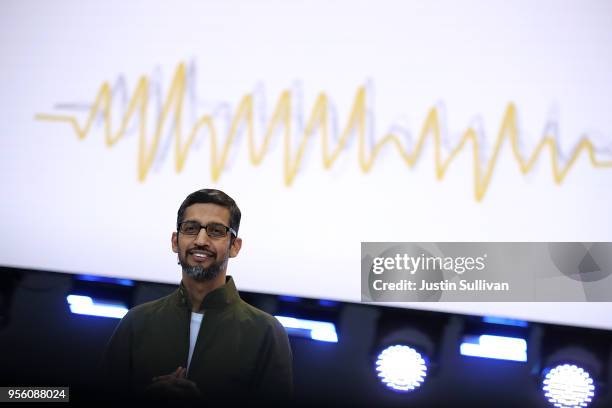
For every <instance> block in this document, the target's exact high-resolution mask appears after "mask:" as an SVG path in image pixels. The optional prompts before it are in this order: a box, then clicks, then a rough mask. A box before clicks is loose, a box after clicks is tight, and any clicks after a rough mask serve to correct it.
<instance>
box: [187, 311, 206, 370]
mask: <svg viewBox="0 0 612 408" xmlns="http://www.w3.org/2000/svg"><path fill="white" fill-rule="evenodd" d="M203 317H204V315H203V314H202V313H194V312H191V327H190V329H189V357H188V358H187V371H189V365H190V364H191V356H193V350H194V349H195V344H196V341H197V340H198V333H199V332H200V326H201V325H202V318H203Z"/></svg>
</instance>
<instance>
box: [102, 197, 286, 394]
mask: <svg viewBox="0 0 612 408" xmlns="http://www.w3.org/2000/svg"><path fill="white" fill-rule="evenodd" d="M240 217H241V214H240V209H239V208H238V206H237V205H236V203H235V202H234V200H233V199H232V198H231V197H229V196H228V195H227V194H225V193H224V192H222V191H219V190H213V189H204V190H199V191H196V192H194V193H192V194H190V195H189V196H187V198H186V199H185V200H184V201H183V203H182V204H181V206H180V208H179V210H178V214H177V230H176V231H175V232H173V233H172V250H173V251H174V252H175V253H177V254H178V261H179V262H178V263H179V264H180V265H181V268H182V280H181V283H180V286H179V287H178V289H177V290H176V291H175V292H174V293H172V294H170V295H169V296H166V297H164V298H161V299H158V300H156V301H153V302H149V303H145V304H142V305H139V306H136V307H134V308H133V309H131V310H130V311H129V312H128V314H126V315H125V317H124V318H123V319H122V320H121V322H120V323H119V325H118V326H117V329H116V330H115V333H114V334H113V337H112V338H111V340H110V342H109V344H108V346H107V350H106V353H105V356H104V359H103V365H102V374H103V378H104V381H105V385H106V389H108V390H109V391H110V392H120V393H124V392H127V393H129V394H130V395H134V393H136V395H139V396H155V397H161V398H165V399H167V400H169V401H172V400H173V399H175V398H176V399H193V400H204V401H223V400H228V399H246V398H248V399H252V398H263V399H276V400H278V399H288V398H290V397H291V394H292V391H293V372H292V355H291V349H290V346H289V341H288V339H287V334H286V332H285V330H284V328H283V327H282V325H281V324H280V323H279V322H278V321H277V320H276V319H275V318H274V317H272V316H270V315H269V314H267V313H265V312H263V311H261V310H259V309H257V308H255V307H253V306H251V305H249V304H247V303H246V302H244V301H243V300H242V299H240V296H239V295H238V292H237V290H236V286H235V284H234V280H233V279H232V277H231V276H228V275H227V265H228V260H229V258H234V257H236V256H237V255H238V254H239V252H240V249H241V247H242V239H241V238H239V237H238V228H239V226H240Z"/></svg>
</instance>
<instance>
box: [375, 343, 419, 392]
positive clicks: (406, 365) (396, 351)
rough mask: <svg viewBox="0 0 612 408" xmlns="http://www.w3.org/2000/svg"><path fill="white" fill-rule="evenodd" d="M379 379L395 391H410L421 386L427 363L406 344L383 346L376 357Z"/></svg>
mask: <svg viewBox="0 0 612 408" xmlns="http://www.w3.org/2000/svg"><path fill="white" fill-rule="evenodd" d="M376 371H377V372H378V377H379V378H380V381H381V382H382V383H383V384H384V385H385V386H387V387H388V388H390V389H392V390H393V391H396V392H410V391H413V390H415V389H417V388H419V387H420V386H421V384H422V383H423V381H425V377H426V376H427V364H426V363H425V359H423V356H421V354H420V353H419V352H417V351H416V350H415V349H413V348H412V347H408V346H406V345H400V344H398V345H393V346H390V347H387V348H385V349H384V350H383V351H381V353H380V354H379V355H378V358H377V359H376Z"/></svg>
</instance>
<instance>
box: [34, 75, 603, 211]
mask: <svg viewBox="0 0 612 408" xmlns="http://www.w3.org/2000/svg"><path fill="white" fill-rule="evenodd" d="M190 78H191V77H190V75H189V72H188V69H187V67H186V65H185V64H184V63H180V64H179V65H178V66H177V68H176V71H175V73H174V77H173V79H172V81H171V85H170V87H169V89H168V91H167V94H166V97H165V100H163V101H161V102H162V103H160V104H158V109H157V112H156V113H157V118H156V120H155V129H154V131H153V134H152V140H148V139H149V137H148V130H147V113H148V106H149V104H150V99H151V95H150V89H151V80H150V78H148V77H147V76H142V77H141V78H140V79H139V81H138V83H137V85H136V87H135V90H134V91H133V93H132V94H131V97H129V100H128V101H127V104H126V106H125V109H124V112H123V117H122V118H121V121H120V126H119V128H118V130H116V131H115V132H113V129H112V106H113V95H114V94H113V88H112V87H111V85H110V83H109V82H104V83H102V85H101V86H100V88H99V90H98V93H97V96H96V98H95V101H94V103H93V104H92V105H91V107H90V108H89V111H88V115H87V118H86V120H85V121H84V123H83V124H80V123H79V121H78V119H77V117H76V116H74V115H65V114H63V115H62V114H47V113H41V114H37V115H35V119H37V120H41V121H50V122H63V123H68V124H70V125H71V126H72V129H73V130H74V132H75V133H76V135H77V137H78V138H79V139H85V138H86V137H87V136H88V134H90V132H91V131H92V128H93V127H94V123H95V122H96V118H98V117H101V118H102V122H103V126H104V134H105V142H106V145H107V146H108V147H111V146H113V145H115V144H116V143H117V142H118V141H119V140H121V139H122V138H123V137H124V136H125V135H126V133H127V132H128V126H129V124H130V123H131V121H132V120H133V119H134V118H136V119H138V124H137V133H138V138H139V142H138V165H137V168H138V179H139V181H141V182H144V181H145V179H146V177H147V175H148V173H149V171H150V169H151V167H152V165H153V162H154V160H155V158H156V155H157V154H158V150H159V148H160V143H161V141H162V137H163V130H164V126H165V125H167V124H169V126H170V128H171V133H170V137H172V138H173V139H174V162H175V169H176V171H177V173H180V172H181V171H182V169H183V167H184V165H185V162H186V160H187V156H188V154H189V151H190V148H191V147H192V144H193V143H194V140H195V138H196V136H197V135H198V133H199V132H201V131H207V134H208V135H209V137H210V158H211V169H210V172H211V177H212V180H213V181H217V180H218V179H219V178H220V177H221V175H222V173H223V170H224V169H225V168H226V166H227V163H228V157H229V153H230V149H231V148H232V146H234V145H235V144H236V143H237V138H238V135H239V133H240V132H241V129H242V128H243V126H244V127H245V129H246V133H247V139H248V152H249V160H250V162H251V163H252V165H254V166H257V165H259V164H261V163H262V161H263V160H264V158H265V157H266V154H267V153H268V150H269V148H270V144H271V141H272V139H273V137H275V135H276V134H277V133H278V131H282V138H283V155H284V159H283V163H284V164H283V170H284V182H285V184H286V185H287V186H290V185H291V184H292V183H293V182H294V179H295V177H296V176H297V174H298V171H299V168H300V166H301V164H302V161H303V159H304V154H305V151H306V148H307V146H308V143H309V141H310V140H311V138H312V137H313V135H315V134H316V132H317V131H318V132H319V133H320V135H321V138H322V139H321V141H322V152H321V153H322V161H323V165H324V167H325V169H329V168H331V167H332V166H333V165H334V163H335V161H336V160H337V159H338V157H339V156H340V154H341V153H342V151H343V150H344V149H345V148H346V147H347V144H348V143H349V141H350V140H351V138H354V137H356V138H357V143H358V145H357V146H358V162H359V166H360V168H361V170H362V172H364V173H367V172H369V171H370V170H371V169H372V167H373V166H374V164H375V163H376V160H377V157H378V156H379V154H380V152H381V150H382V149H383V148H384V147H385V146H387V145H391V146H393V147H395V149H396V150H397V152H398V153H399V155H400V157H401V159H402V160H403V162H404V163H405V164H406V165H407V166H408V167H411V168H412V167H413V166H415V164H416V163H417V161H418V160H419V158H420V156H421V154H422V152H423V149H424V147H425V144H426V142H427V141H428V140H429V139H431V143H433V147H434V155H435V156H434V157H435V172H436V176H437V178H438V179H439V180H442V179H443V178H444V176H445V174H446V172H447V171H448V169H449V166H450V164H451V163H452V162H453V160H454V159H455V158H456V157H457V156H458V155H459V153H461V152H462V151H463V150H468V149H470V147H471V150H472V154H473V183H474V198H475V199H476V201H481V200H482V199H483V198H484V196H485V194H486V192H487V189H488V187H489V185H490V183H491V178H492V176H493V173H494V170H495V167H496V164H497V162H498V157H499V153H500V151H501V149H502V146H503V145H504V143H505V142H506V141H507V142H508V143H510V147H511V151H512V154H513V157H514V159H515V161H516V163H517V164H518V167H519V169H520V171H521V173H523V174H527V173H529V172H530V171H531V170H532V169H533V167H534V166H535V164H536V163H537V161H538V159H539V158H540V156H541V155H542V154H543V153H544V151H545V150H546V149H548V151H549V153H550V160H551V165H552V175H553V179H554V181H555V182H556V183H557V184H561V183H562V182H563V180H564V179H565V177H566V176H567V174H568V173H569V171H570V170H571V168H572V166H573V165H574V164H575V163H576V161H577V160H578V159H579V157H580V156H581V155H582V154H586V155H587V156H588V158H589V160H590V163H591V165H592V166H593V167H594V168H598V169H600V168H612V160H609V161H605V160H599V159H598V158H597V154H596V149H595V146H594V144H593V142H591V141H590V140H589V139H588V138H587V137H583V138H581V139H580V141H579V142H578V143H577V144H576V145H575V146H574V147H573V149H572V151H571V153H570V154H569V155H568V156H567V157H566V158H565V159H564V158H563V157H562V155H561V153H560V149H559V146H558V143H557V141H556V140H555V138H554V137H553V136H551V135H548V134H545V135H544V136H543V137H542V138H541V140H540V141H539V143H538V144H537V146H536V147H535V148H534V149H533V150H532V151H531V153H530V154H528V155H523V153H522V152H521V149H520V139H519V132H518V129H517V117H516V116H517V113H516V107H515V105H514V104H513V103H509V104H508V106H507V107H506V109H505V112H504V115H503V119H502V122H501V125H500V128H499V131H498V133H497V137H496V139H495V142H494V144H493V149H492V152H491V154H490V157H489V158H488V159H487V160H484V162H483V160H481V159H480V158H481V153H482V146H481V145H482V142H481V140H482V139H481V137H480V136H481V135H480V134H479V132H478V131H477V130H476V129H474V127H469V128H468V129H467V130H466V131H465V132H464V133H463V134H462V136H461V138H460V140H459V142H458V143H456V145H455V146H454V147H451V148H450V153H448V154H447V155H446V158H443V157H442V156H443V155H442V151H443V147H444V146H443V144H444V140H443V138H442V130H441V128H442V123H441V119H440V112H439V109H438V108H435V107H433V108H431V109H430V110H429V112H428V114H427V116H426V118H425V121H424V123H423V126H422V129H421V131H420V133H419V137H418V138H417V139H416V143H415V144H414V145H413V146H411V149H408V148H406V147H404V145H403V144H402V141H401V139H400V137H399V136H398V135H397V134H395V133H393V132H388V133H387V134H386V135H385V136H384V137H383V138H382V139H380V140H378V141H376V142H375V143H373V145H372V146H369V145H370V144H371V143H368V138H367V136H368V123H367V121H368V118H369V116H368V110H367V108H368V107H367V104H366V92H367V90H366V87H364V86H362V87H360V88H358V90H357V93H356V95H355V97H354V100H353V104H352V108H351V111H350V113H349V116H348V120H347V123H346V126H345V127H344V129H343V130H342V131H341V132H340V133H339V135H337V134H333V133H334V132H333V130H334V129H335V127H334V126H332V125H333V123H331V124H330V122H333V120H332V119H330V116H333V114H332V113H330V102H329V98H328V96H327V95H326V94H325V93H320V94H319V95H318V97H317V98H316V100H315V102H314V106H313V107H312V110H311V111H310V116H309V119H308V120H307V121H306V122H305V123H306V125H305V126H302V128H301V129H300V130H299V132H298V133H299V139H298V140H297V141H298V143H297V149H296V151H295V152H293V151H292V150H293V148H292V146H293V145H294V139H293V132H292V122H293V120H292V118H293V117H294V113H295V112H294V109H295V108H294V106H293V104H292V94H291V92H290V91H289V90H285V91H283V92H282V93H281V95H280V97H279V98H278V101H277V103H276V107H275V108H274V111H273V113H272V115H271V117H270V119H269V120H268V122H267V125H266V126H265V132H264V137H263V141H262V142H261V143H260V145H259V146H257V143H256V137H255V126H254V122H255V120H254V101H253V95H252V94H246V95H244V96H243V97H242V99H241V100H240V103H239V104H238V107H237V109H236V110H235V112H234V113H233V117H232V118H231V120H230V121H229V127H228V129H227V135H226V137H225V141H224V142H223V141H222V140H221V138H220V136H219V132H218V130H217V127H216V126H215V117H214V115H212V114H205V115H200V116H195V117H194V119H193V120H192V122H193V124H192V125H191V127H190V128H189V129H188V131H187V132H186V135H187V136H186V138H185V132H184V131H183V117H184V115H183V114H184V110H185V109H184V102H185V99H186V98H191V97H192V96H193V95H191V93H190V91H189V88H188V82H189V80H190ZM153 85H155V84H153ZM124 87H125V86H124V84H121V86H120V88H124ZM153 89H154V90H157V91H159V89H158V88H155V87H154V88H153ZM156 93H159V92H156ZM158 97H160V96H159V95H158ZM160 98H161V97H160ZM330 134H332V136H336V137H335V138H334V139H335V146H332V143H331V141H330ZM368 147H370V148H369V149H368Z"/></svg>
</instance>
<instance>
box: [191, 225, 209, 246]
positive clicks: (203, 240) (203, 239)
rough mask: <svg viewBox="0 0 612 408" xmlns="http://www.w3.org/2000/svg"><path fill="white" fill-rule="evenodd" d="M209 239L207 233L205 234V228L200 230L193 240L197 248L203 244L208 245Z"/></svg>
mask: <svg viewBox="0 0 612 408" xmlns="http://www.w3.org/2000/svg"><path fill="white" fill-rule="evenodd" d="M209 239H210V237H209V236H208V233H207V232H206V228H200V232H198V235H196V239H195V242H194V243H195V244H196V245H198V246H204V245H205V244H207V243H208V241H209Z"/></svg>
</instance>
